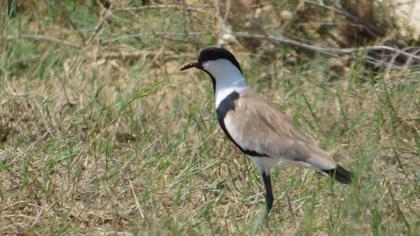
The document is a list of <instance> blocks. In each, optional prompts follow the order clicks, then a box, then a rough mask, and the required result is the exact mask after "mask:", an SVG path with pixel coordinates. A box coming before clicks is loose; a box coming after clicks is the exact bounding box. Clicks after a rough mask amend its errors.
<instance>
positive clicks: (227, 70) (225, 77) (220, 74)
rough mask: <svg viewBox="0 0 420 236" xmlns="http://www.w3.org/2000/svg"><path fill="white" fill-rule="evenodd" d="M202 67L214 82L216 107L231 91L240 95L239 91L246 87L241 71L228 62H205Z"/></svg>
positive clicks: (222, 60) (218, 60)
mask: <svg viewBox="0 0 420 236" xmlns="http://www.w3.org/2000/svg"><path fill="white" fill-rule="evenodd" d="M203 67H204V69H205V70H207V71H208V72H209V73H210V74H211V75H212V76H213V77H214V78H215V80H216V81H215V82H216V88H215V90H216V91H215V95H216V107H218V106H219V104H220V102H221V101H223V99H224V98H226V96H228V95H229V94H231V93H232V92H233V91H237V92H238V93H240V91H241V90H243V89H244V88H247V87H248V86H247V85H246V83H245V79H244V77H243V75H242V73H241V71H240V70H239V69H238V68H237V67H236V66H235V65H233V64H232V63H231V62H230V61H229V60H226V59H217V60H212V61H207V62H205V63H204V64H203Z"/></svg>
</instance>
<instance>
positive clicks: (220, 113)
mask: <svg viewBox="0 0 420 236" xmlns="http://www.w3.org/2000/svg"><path fill="white" fill-rule="evenodd" d="M238 99H239V93H238V92H237V91H233V92H232V93H231V94H229V95H228V96H226V98H224V99H223V100H222V101H221V102H220V104H219V106H218V107H217V109H216V115H217V120H218V121H219V125H220V127H221V128H222V130H223V132H225V134H226V136H227V137H228V138H229V139H230V141H232V143H234V144H235V145H236V146H237V147H238V148H239V149H240V150H241V151H242V152H243V153H245V154H247V155H250V156H253V157H268V155H266V154H261V153H258V152H256V151H253V150H249V149H246V148H243V147H241V146H240V145H239V144H238V143H237V142H235V140H233V138H232V136H231V135H230V133H229V132H228V131H227V129H226V126H225V117H226V114H227V113H228V112H229V111H231V110H235V101H236V100H238Z"/></svg>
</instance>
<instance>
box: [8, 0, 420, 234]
mask: <svg viewBox="0 0 420 236" xmlns="http://www.w3.org/2000/svg"><path fill="white" fill-rule="evenodd" d="M0 4H1V5H0V14H1V18H0V78H1V79H0V234H1V235H66V234H72V235H79V234H87V235H136V234H147V235H197V234H198V235H214V234H217V235H229V234H235V235H244V234H259V235H311V234H314V235H326V234H328V235H419V232H420V198H419V196H420V158H419V157H420V154H419V153H420V136H419V129H420V95H419V92H420V86H419V78H420V66H419V65H420V53H419V52H420V48H419V46H420V44H419V40H418V34H417V35H416V33H415V31H414V30H412V29H411V28H410V27H408V26H407V24H405V23H401V21H399V17H398V16H397V14H396V7H397V4H396V3H395V2H394V1H386V0H385V1H367V0H353V1H351V0H335V1H333V0H324V1H307V0H300V1H289V0H281V1H272V0H261V1H258V2H257V1H252V0H249V1H246V0H242V1H233V0H232V1H221V0H220V1H216V0H214V1H201V0H195V1H193V0H184V1H169V0H168V1H160V0H156V1H155V0H142V1H136V0H124V1H123V0H98V1H94V0H87V1H80V0H79V1H50V0H40V1H37V0H25V1H16V0H3V1H1V2H0ZM412 4H413V3H412ZM414 4H416V2H414ZM209 45H224V46H225V47H227V48H229V49H230V50H232V51H233V52H234V53H235V55H236V56H237V57H238V59H239V61H240V62H241V64H242V67H243V69H244V73H245V76H246V78H247V81H248V83H249V84H250V85H251V86H252V87H253V88H255V89H256V90H257V91H259V92H261V93H262V94H263V95H264V96H265V97H266V98H267V99H268V100H269V101H272V102H273V104H274V105H275V106H276V107H278V109H280V110H282V111H284V112H285V113H287V114H288V115H289V116H290V117H291V119H292V120H293V122H294V123H295V125H296V126H298V127H299V128H301V129H302V130H303V131H304V132H305V133H307V134H308V135H309V136H311V137H312V138H313V139H315V140H317V142H318V143H319V145H321V146H322V147H323V148H325V149H326V150H328V151H331V152H332V153H334V158H335V159H336V160H337V161H338V162H340V163H341V164H342V165H343V166H345V167H347V168H348V169H351V170H352V171H353V172H354V174H355V176H356V179H355V181H354V184H353V185H351V186H342V185H339V184H333V183H331V181H330V180H329V179H328V178H325V177H322V176H321V175H319V174H317V173H314V172H313V171H310V170H302V169H297V168H287V169H286V168H279V169H278V170H276V171H275V172H274V176H273V181H274V184H273V185H274V193H275V203H274V210H273V212H272V215H271V217H270V219H269V221H268V222H267V223H266V224H261V217H262V213H263V208H264V204H263V201H264V197H263V184H262V180H261V179H260V176H259V173H258V171H257V170H255V167H254V165H253V164H252V163H251V162H250V161H249V160H248V159H247V158H246V157H245V156H243V155H242V154H241V153H240V152H239V151H238V150H237V149H236V148H235V147H234V146H233V145H232V144H230V143H229V142H228V141H227V140H226V138H225V137H224V135H223V134H222V132H221V131H220V129H219V127H218V124H217V121H216V119H215V114H214V98H213V91H212V88H211V83H210V81H209V79H208V78H207V76H206V75H205V74H204V73H200V72H193V71H191V72H184V73H181V72H180V71H179V68H180V66H182V65H183V64H184V63H187V62H190V61H191V60H193V59H194V58H196V56H197V53H198V51H199V49H200V48H203V47H206V46H209Z"/></svg>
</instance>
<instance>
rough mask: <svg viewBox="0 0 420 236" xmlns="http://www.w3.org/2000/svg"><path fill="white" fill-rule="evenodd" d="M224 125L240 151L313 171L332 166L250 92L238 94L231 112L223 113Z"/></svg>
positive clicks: (329, 158) (326, 157) (318, 149)
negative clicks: (296, 163)
mask: <svg viewBox="0 0 420 236" xmlns="http://www.w3.org/2000/svg"><path fill="white" fill-rule="evenodd" d="M238 121H240V122H238ZM224 122H225V124H226V129H227V131H228V132H229V133H230V135H231V136H232V138H233V139H234V140H235V141H236V142H237V143H238V145H240V146H241V147H242V148H244V149H248V150H253V151H255V152H257V153H261V154H266V155H268V156H269V157H272V158H280V159H282V160H284V161H291V162H298V163H301V164H304V165H307V166H309V167H312V168H314V169H317V170H324V169H332V168H334V167H335V166H336V164H335V162H334V160H333V159H332V158H331V157H330V156H329V155H328V154H327V153H326V152H324V151H323V150H322V149H320V148H319V147H318V146H317V145H316V144H314V143H313V142H311V141H310V140H309V139H308V138H306V137H305V136H304V135H303V134H302V133H301V132H300V131H299V130H298V129H297V128H296V127H294V126H293V124H292V123H291V122H290V120H289V118H288V117H287V116H286V115H284V114H283V113H281V112H279V111H277V110H276V109H274V108H273V107H272V106H270V104H268V103H267V102H266V101H265V100H264V99H263V98H262V97H261V96H259V95H258V94H257V93H255V92H254V91H253V90H251V89H247V90H246V91H243V92H242V93H241V95H240V98H239V99H238V100H237V101H236V104H235V109H234V110H231V111H229V112H228V113H227V115H226V117H225V119H224Z"/></svg>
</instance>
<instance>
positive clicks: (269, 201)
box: [262, 172, 274, 215]
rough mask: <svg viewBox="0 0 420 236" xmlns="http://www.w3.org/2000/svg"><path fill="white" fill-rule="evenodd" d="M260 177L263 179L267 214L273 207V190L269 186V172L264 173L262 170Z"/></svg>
mask: <svg viewBox="0 0 420 236" xmlns="http://www.w3.org/2000/svg"><path fill="white" fill-rule="evenodd" d="M262 177H263V180H264V186H265V204H266V206H267V212H266V214H267V215H268V214H269V213H270V211H271V208H272V207H273V201H274V198H273V190H272V188H271V177H270V174H266V173H265V172H262Z"/></svg>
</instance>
